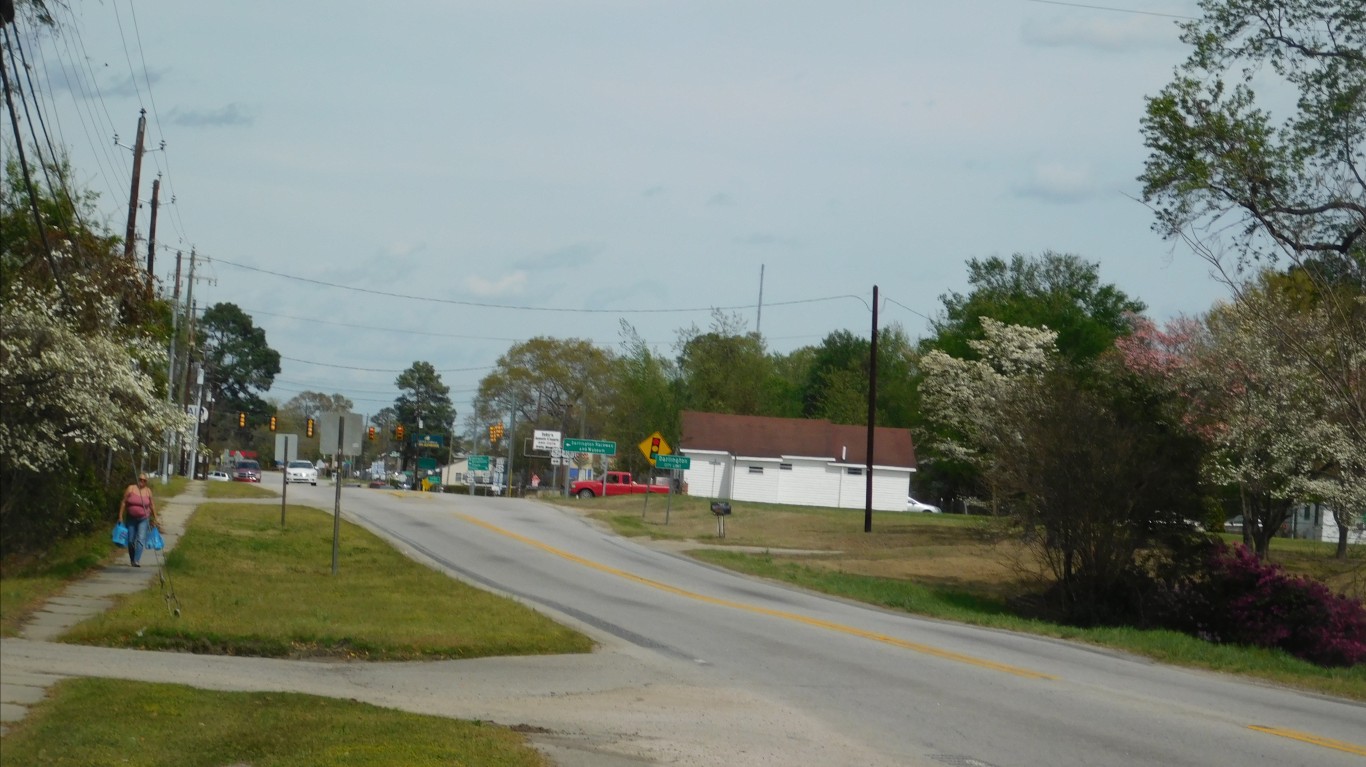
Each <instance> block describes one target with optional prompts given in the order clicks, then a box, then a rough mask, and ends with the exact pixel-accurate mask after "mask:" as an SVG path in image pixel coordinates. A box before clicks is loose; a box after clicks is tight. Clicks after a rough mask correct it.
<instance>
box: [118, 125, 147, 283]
mask: <svg viewBox="0 0 1366 767" xmlns="http://www.w3.org/2000/svg"><path fill="white" fill-rule="evenodd" d="M146 135H147V110H146V109H139V110H138V137H137V140H136V141H134V142H133V191H132V193H131V195H130V196H129V198H128V234H127V235H126V236H125V237H124V240H123V255H124V257H125V258H127V259H128V260H129V261H132V260H133V255H134V253H135V252H136V250H137V233H138V184H139V182H140V181H141V179H142V141H143V139H144V138H145V137H146Z"/></svg>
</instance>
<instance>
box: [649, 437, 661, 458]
mask: <svg viewBox="0 0 1366 767" xmlns="http://www.w3.org/2000/svg"><path fill="white" fill-rule="evenodd" d="M658 456H659V437H652V438H651V439H650V458H651V459H654V458H657V457H658Z"/></svg>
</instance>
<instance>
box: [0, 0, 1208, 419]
mask: <svg viewBox="0 0 1366 767" xmlns="http://www.w3.org/2000/svg"><path fill="white" fill-rule="evenodd" d="M73 5H74V6H75V7H74V8H73V9H72V10H71V11H69V12H68V11H62V12H59V14H58V19H59V21H61V22H63V23H64V24H66V25H67V28H66V31H64V32H63V33H61V34H60V35H59V36H57V37H55V38H54V37H52V36H51V35H46V34H45V35H41V36H39V37H37V38H35V36H34V34H33V30H32V28H31V27H29V26H22V27H21V29H20V38H19V40H20V41H22V42H23V44H24V46H25V50H26V51H27V56H28V58H29V59H31V61H30V64H31V66H32V72H33V74H34V77H35V85H36V86H37V87H36V90H37V91H39V92H40V94H41V97H42V101H41V103H42V104H43V111H44V114H45V116H46V117H47V119H48V121H49V130H50V132H51V133H52V134H53V136H54V141H56V142H59V143H60V144H62V145H64V146H66V147H67V149H68V150H69V151H70V153H71V156H72V160H73V162H74V164H75V166H76V168H77V171H78V178H79V179H80V181H81V183H83V184H84V185H85V186H86V187H88V188H89V189H91V190H93V191H95V192H98V193H99V194H100V195H101V210H102V211H105V212H106V213H107V221H108V224H109V226H110V227H111V228H112V229H113V230H114V231H117V232H122V231H123V229H124V221H125V217H126V215H127V213H126V204H127V196H128V190H129V182H128V178H129V172H130V168H131V161H130V158H131V153H130V152H129V151H128V150H127V149H125V148H121V147H119V146H115V145H114V143H113V140H112V134H113V133H118V134H119V141H120V143H121V144H124V145H128V144H131V143H132V136H133V135H134V133H135V128H136V121H137V114H138V110H139V109H140V108H145V109H146V110H147V112H148V131H147V135H148V145H149V146H150V147H152V148H157V147H159V146H160V144H161V142H162V141H164V142H165V148H164V149H163V150H158V151H153V152H150V153H149V154H148V155H147V160H146V161H145V164H144V169H143V183H142V191H141V197H142V199H143V200H144V201H149V200H150V197H151V181H152V179H153V178H154V177H155V176H156V174H157V173H158V172H160V173H161V174H162V184H163V187H162V197H163V202H165V201H166V200H167V198H169V197H171V196H172V195H174V200H175V202H174V204H173V205H168V206H165V207H163V208H162V210H161V212H160V220H159V223H158V234H157V240H158V246H159V247H158V261H157V263H158V268H157V270H156V271H157V273H158V275H159V276H160V277H161V278H162V279H163V280H165V281H166V284H167V285H168V286H169V284H170V279H171V274H172V272H171V269H172V266H173V260H174V259H173V254H174V251H175V250H177V249H179V250H182V251H184V253H185V255H186V261H187V268H188V254H189V251H190V249H191V248H192V247H193V248H195V249H196V250H197V252H198V253H199V255H200V256H201V259H202V260H201V262H200V263H199V266H198V270H197V274H198V276H199V277H201V278H204V279H203V280H201V281H198V282H197V284H196V285H195V288H194V295H195V300H196V303H198V304H199V305H200V307H201V308H202V307H203V306H205V305H206V304H211V303H218V302H232V303H235V304H237V305H238V306H240V307H242V308H243V309H244V310H245V311H246V312H247V313H248V314H250V315H252V317H253V318H254V320H255V322H256V324H257V325H258V326H260V327H262V328H264V329H265V331H266V334H267V339H268V342H269V343H270V345H271V346H272V347H274V348H275V349H277V350H278V351H280V353H281V354H282V355H284V357H285V358H286V359H285V360H284V362H283V370H282V372H281V374H280V376H279V379H278V382H277V385H276V387H275V388H273V389H272V390H271V392H270V393H269V394H268V396H272V397H277V398H278V399H280V400H281V401H283V400H286V399H288V398H289V397H291V396H293V395H294V394H296V393H298V391H301V390H305V389H312V390H318V391H324V392H328V393H333V392H339V393H343V394H346V395H348V396H350V397H351V398H352V399H353V400H355V402H356V409H357V410H358V411H360V412H362V413H373V412H375V411H377V410H379V409H380V408H381V407H384V406H386V405H388V404H391V403H392V400H393V397H394V395H395V394H396V391H395V390H394V388H393V381H394V378H395V377H396V376H397V374H398V372H399V371H401V370H403V369H405V368H407V367H408V366H410V365H411V364H412V363H413V362H414V361H415V360H425V361H428V362H431V363H432V364H433V365H434V366H435V367H436V368H437V369H438V370H439V371H441V372H442V374H443V379H444V380H445V382H446V383H447V384H449V385H450V386H451V387H452V389H453V392H452V399H453V400H454V401H455V403H456V407H457V409H459V410H461V411H462V413H463V412H468V400H469V398H470V396H471V394H472V392H473V390H474V388H475V387H476V386H477V383H478V380H479V378H480V377H481V376H482V375H483V374H484V373H486V372H487V370H488V369H489V368H490V366H492V365H493V364H494V363H495V362H496V360H497V358H498V356H499V355H500V354H501V353H502V352H504V351H506V349H507V348H508V346H509V345H510V344H512V343H513V342H515V341H517V340H523V339H526V338H530V337H532V336H537V335H549V336H559V337H579V338H588V339H592V340H594V341H595V342H597V343H599V344H600V345H603V346H613V345H615V344H616V343H617V342H618V340H619V338H620V336H619V327H620V323H621V321H622V320H625V321H626V322H629V323H631V324H632V325H633V326H634V327H635V328H636V329H637V330H638V331H639V333H640V335H641V336H642V337H644V338H645V339H647V340H648V341H650V342H651V343H653V344H655V345H656V346H657V347H658V349H659V350H660V351H662V352H665V353H672V344H673V342H674V340H675V339H676V337H677V334H678V330H679V329H680V328H684V327H687V326H689V325H694V324H695V325H697V326H699V327H703V328H705V327H706V326H708V324H709V323H710V311H709V309H710V307H736V308H735V309H734V311H735V312H736V313H738V314H739V315H740V316H741V317H742V318H744V319H745V320H746V322H747V323H748V325H749V327H750V328H753V327H754V324H755V321H756V318H757V316H758V312H757V309H756V304H757V303H758V299H759V291H760V270H761V268H762V269H763V272H764V282H763V302H764V306H763V312H762V326H761V330H762V332H763V333H764V335H765V336H766V337H767V339H768V343H769V347H770V349H772V350H775V351H782V352H786V351H790V350H792V349H794V348H796V347H798V346H802V345H807V344H815V343H819V342H820V340H821V339H822V338H823V337H824V336H825V335H826V334H828V333H830V332H832V331H834V330H838V329H849V330H852V331H854V332H856V333H859V334H861V335H865V336H866V335H867V333H868V328H869V324H870V316H869V309H868V302H869V301H870V300H871V292H872V286H873V285H875V284H876V285H878V286H879V287H880V290H881V293H882V295H883V297H884V298H887V299H889V301H888V302H887V303H886V304H885V305H884V306H883V308H882V310H881V319H882V320H883V325H884V326H885V325H888V324H892V323H897V324H900V325H901V326H903V327H904V328H905V329H906V331H907V332H908V333H909V334H910V335H911V336H912V337H913V338H915V337H920V336H922V335H925V334H926V333H927V332H928V329H927V322H926V320H925V316H933V315H935V314H936V312H937V311H938V309H939V307H940V302H939V296H940V295H942V294H944V293H946V292H948V291H954V290H957V291H961V290H965V289H966V270H965V267H964V264H965V262H966V261H967V260H968V259H969V258H974V257H976V258H984V257H989V256H994V255H998V256H1002V257H1009V256H1010V255H1011V254H1013V253H1017V252H1020V253H1027V254H1035V253H1039V252H1042V251H1044V250H1049V249H1051V250H1056V251H1061V252H1071V253H1076V254H1078V255H1080V256H1082V257H1083V258H1086V259H1087V260H1090V261H1095V262H1099V263H1100V265H1101V277H1102V279H1104V280H1105V281H1107V282H1113V283H1115V284H1116V285H1118V286H1119V288H1120V289H1122V290H1124V291H1125V292H1126V293H1128V294H1129V295H1131V296H1134V297H1137V298H1139V299H1141V300H1143V301H1144V302H1146V303H1147V304H1148V305H1149V307H1150V312H1151V314H1152V315H1153V316H1154V317H1156V318H1159V319H1164V318H1167V317H1170V316H1173V315H1175V314H1178V313H1197V312H1200V311H1203V310H1205V309H1207V308H1208V307H1209V305H1210V304H1211V303H1212V302H1213V301H1215V300H1217V299H1218V298H1220V297H1222V296H1223V294H1224V293H1223V289H1222V288H1221V287H1220V286H1219V284H1217V283H1216V282H1215V281H1213V280H1212V279H1211V278H1210V277H1209V275H1208V269H1207V268H1206V265H1205V264H1204V262H1202V261H1200V260H1199V259H1198V258H1197V257H1196V256H1194V255H1193V254H1191V253H1190V252H1189V251H1187V250H1186V249H1185V248H1183V247H1181V246H1173V244H1171V243H1168V242H1165V241H1163V240H1162V239H1161V238H1159V237H1158V236H1157V235H1156V234H1154V233H1153V232H1152V231H1151V230H1150V224H1151V215H1150V214H1149V212H1148V211H1147V210H1146V209H1145V208H1144V207H1143V205H1142V204H1141V203H1139V202H1137V201H1136V198H1137V197H1138V196H1139V194H1140V189H1139V185H1138V183H1137V182H1136V181H1135V177H1136V176H1137V175H1138V174H1139V173H1140V172H1141V171H1142V163H1143V160H1144V157H1145V151H1144V148H1143V146H1142V141H1141V139H1140V136H1139V132H1138V129H1139V125H1138V121H1139V117H1140V116H1141V114H1142V109H1143V98H1144V96H1145V95H1149V94H1153V93H1155V92H1156V91H1157V90H1158V89H1159V88H1161V86H1162V85H1163V84H1165V83H1166V82H1167V80H1168V79H1170V77H1171V73H1172V69H1173V67H1174V66H1176V65H1177V64H1179V63H1180V61H1181V60H1182V59H1183V58H1184V55H1185V50H1184V48H1183V46H1181V44H1180V42H1179V40H1178V39H1177V30H1176V28H1175V23H1176V19H1174V18H1170V17H1165V16H1161V15H1157V14H1174V15H1192V14H1193V13H1194V11H1195V3H1194V2H1193V0H1143V2H1133V3H1129V4H1120V6H1117V7H1128V8H1133V9H1136V10H1138V11H1142V12H1122V11H1116V10H1105V9H1101V8H1096V7H1082V6H1081V5H1071V4H1063V3H1046V2H1037V1H1031V0H940V1H938V2H919V1H911V0H901V1H899V2H875V1H868V2H858V3H830V2H800V1H793V0H785V1H784V2H758V1H755V2H734V1H732V2H711V1H708V0H698V1H691V2H628V1H626V0H595V1H588V2H534V1H529V2H516V1H512V2H454V1H442V2H435V1H429V2H407V3H400V4H396V5H395V6H394V7H392V8H391V7H387V6H375V5H374V4H372V3H359V2H352V1H350V0H339V1H338V2H333V3H328V4H325V5H322V6H320V5H319V4H311V3H263V2H242V3H232V4H224V3H186V2H183V1H182V2H170V1H169V0H104V1H103V2H98V3H95V2H77V3H73ZM320 7H321V8H325V11H324V10H319V8H320ZM6 132H7V133H8V131H6ZM6 146H7V147H10V148H7V149H5V150H4V151H5V152H6V154H7V155H8V154H9V153H10V152H11V151H12V139H11V140H10V141H9V143H7V144H6ZM146 232H147V208H146V206H144V209H143V211H142V214H141V215H140V218H139V233H140V235H141V236H143V237H145V236H146ZM140 247H142V248H145V243H142V244H141V245H140ZM300 278H302V279H300ZM333 285H335V286H345V287H332V286H333ZM502 307H516V308H502Z"/></svg>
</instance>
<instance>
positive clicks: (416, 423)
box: [394, 360, 456, 442]
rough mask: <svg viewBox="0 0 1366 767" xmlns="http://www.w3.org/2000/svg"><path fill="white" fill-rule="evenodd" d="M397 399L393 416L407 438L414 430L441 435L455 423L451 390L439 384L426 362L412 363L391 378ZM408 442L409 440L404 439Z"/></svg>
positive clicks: (431, 367) (439, 379) (433, 370)
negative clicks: (396, 392)
mask: <svg viewBox="0 0 1366 767" xmlns="http://www.w3.org/2000/svg"><path fill="white" fill-rule="evenodd" d="M394 386H395V387H397V388H398V390H399V392H400V393H399V395H398V398H397V399H395V400H394V413H395V415H396V416H397V418H398V423H400V424H403V425H404V428H405V429H406V430H409V432H410V434H411V435H414V436H415V435H416V434H417V433H418V431H422V432H424V433H432V434H438V433H441V434H444V433H448V432H450V431H451V426H452V424H453V423H454V422H455V415H456V413H455V406H454V405H453V404H451V397H450V394H451V387H449V386H447V385H446V384H444V383H442V381H441V374H440V373H438V372H436V368H435V367H433V366H432V363H430V362H423V361H420V360H419V361H417V362H414V363H413V364H412V365H411V366H410V367H409V368H408V369H407V370H405V371H403V372H402V373H399V374H398V378H396V379H394ZM407 441H409V442H411V439H409V440H407Z"/></svg>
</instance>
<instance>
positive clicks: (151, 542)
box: [147, 525, 166, 551]
mask: <svg viewBox="0 0 1366 767" xmlns="http://www.w3.org/2000/svg"><path fill="white" fill-rule="evenodd" d="M147 548H149V549H151V550H152V551H161V550H162V549H164V548H166V542H165V541H163V540H161V531H160V530H158V529H157V528H156V525H152V526H151V527H148V528H147Z"/></svg>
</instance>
